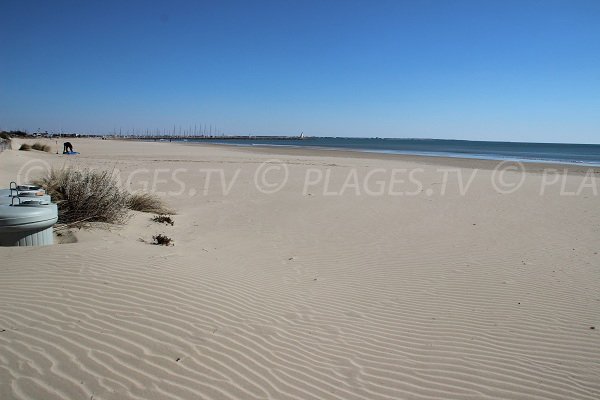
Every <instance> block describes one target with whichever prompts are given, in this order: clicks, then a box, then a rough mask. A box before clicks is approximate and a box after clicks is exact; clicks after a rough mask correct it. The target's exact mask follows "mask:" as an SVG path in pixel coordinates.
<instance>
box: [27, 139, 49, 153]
mask: <svg viewBox="0 0 600 400" xmlns="http://www.w3.org/2000/svg"><path fill="white" fill-rule="evenodd" d="M31 148H32V149H33V150H38V151H45V152H47V153H50V151H52V148H51V147H50V146H49V145H47V144H43V143H40V142H35V143H34V144H33V145H32V146H31Z"/></svg>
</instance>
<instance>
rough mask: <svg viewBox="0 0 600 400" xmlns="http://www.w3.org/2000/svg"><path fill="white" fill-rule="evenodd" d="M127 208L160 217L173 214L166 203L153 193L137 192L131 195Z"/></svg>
mask: <svg viewBox="0 0 600 400" xmlns="http://www.w3.org/2000/svg"><path fill="white" fill-rule="evenodd" d="M127 207H128V208H129V209H130V210H133V211H141V212H147V213H154V214H159V215H161V214H162V215H166V214H173V211H172V210H170V209H169V208H168V207H167V205H166V204H165V202H164V201H163V200H162V199H161V198H160V197H158V196H156V195H155V194H153V193H147V192H135V193H133V194H131V195H129V198H128V201H127Z"/></svg>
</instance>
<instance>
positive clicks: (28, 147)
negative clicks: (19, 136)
mask: <svg viewBox="0 0 600 400" xmlns="http://www.w3.org/2000/svg"><path fill="white" fill-rule="evenodd" d="M19 150H23V151H29V150H31V145H30V144H27V143H23V144H21V147H19Z"/></svg>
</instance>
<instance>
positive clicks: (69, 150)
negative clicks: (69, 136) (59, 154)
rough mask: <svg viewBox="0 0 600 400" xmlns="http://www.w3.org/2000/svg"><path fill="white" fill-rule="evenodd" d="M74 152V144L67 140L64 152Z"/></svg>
mask: <svg viewBox="0 0 600 400" xmlns="http://www.w3.org/2000/svg"><path fill="white" fill-rule="evenodd" d="M72 152H73V145H72V144H71V142H65V145H64V146H63V154H67V153H72Z"/></svg>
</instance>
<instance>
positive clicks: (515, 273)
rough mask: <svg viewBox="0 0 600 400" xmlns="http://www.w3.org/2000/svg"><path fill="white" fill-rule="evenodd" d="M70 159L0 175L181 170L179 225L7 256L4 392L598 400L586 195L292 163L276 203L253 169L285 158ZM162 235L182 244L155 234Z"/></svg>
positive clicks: (2, 298) (599, 283)
mask: <svg viewBox="0 0 600 400" xmlns="http://www.w3.org/2000/svg"><path fill="white" fill-rule="evenodd" d="M74 145H75V147H76V150H78V151H81V152H82V156H81V157H78V158H76V159H66V158H65V157H63V156H60V155H59V156H57V155H54V154H33V153H23V152H16V151H8V152H4V153H2V154H0V164H1V166H2V169H1V172H0V178H1V179H3V180H7V179H10V176H11V174H15V173H16V171H18V170H19V168H20V167H21V166H22V165H24V164H25V163H27V162H28V161H30V160H32V159H37V158H40V159H43V160H44V161H45V162H47V163H49V164H51V165H63V164H64V163H76V164H78V165H88V166H101V167H104V168H118V169H119V170H120V171H122V172H123V174H124V176H125V175H127V174H130V173H131V172H132V171H135V170H136V169H140V168H142V169H147V170H149V171H155V170H156V169H168V170H169V171H172V170H174V169H177V168H180V169H182V171H181V172H180V173H179V174H178V175H177V177H178V179H180V180H181V181H183V182H185V190H184V191H183V193H181V194H179V195H172V196H169V197H168V198H169V202H170V203H171V204H172V205H173V206H174V207H175V208H177V210H178V215H176V216H175V226H173V227H170V226H160V225H157V224H155V223H153V222H150V221H149V216H148V215H145V214H142V213H137V214H135V215H134V217H133V218H132V220H131V221H130V223H129V224H128V225H127V226H125V227H113V228H110V229H103V230H94V231H80V232H75V235H76V236H77V239H78V243H73V244H63V245H55V246H52V247H46V248H0V257H1V260H2V261H1V266H0V331H1V332H0V398H1V399H91V398H93V399H199V398H206V399H267V398H272V399H434V398H435V399H482V398H490V399H506V398H510V399H532V398H537V399H597V398H599V397H600V363H599V361H598V360H600V332H599V330H600V319H599V316H600V297H599V293H600V291H599V289H600V270H599V266H600V255H599V254H598V253H599V252H600V244H599V243H600V242H599V241H598V235H599V233H600V213H599V208H598V196H594V195H593V193H591V192H584V193H582V194H580V195H579V196H560V195H559V193H558V192H557V190H549V191H548V193H546V194H545V195H544V196H540V195H539V183H540V180H541V179H542V175H540V174H539V173H528V174H527V181H526V184H525V185H524V187H523V188H522V189H521V190H518V191H516V192H515V193H512V194H499V193H497V192H496V191H494V190H493V189H492V188H491V187H490V184H489V182H490V180H489V179H490V177H491V174H492V171H490V170H489V169H487V170H481V171H478V173H477V174H476V176H475V177H474V179H473V181H472V183H471V186H470V189H469V190H468V192H467V193H466V195H464V196H461V195H460V193H459V190H457V188H456V185H457V184H451V185H449V186H448V188H447V191H446V193H445V194H444V195H441V193H440V189H439V182H440V174H439V172H438V168H439V165H433V164H423V163H422V162H420V163H415V162H413V161H411V160H405V159H402V158H394V159H390V158H382V159H376V158H374V157H375V156H373V157H371V158H369V157H366V158H365V157H357V158H352V157H348V156H346V155H345V156H339V155H335V156H334V155H331V156H327V155H324V154H322V153H319V154H310V153H308V152H307V153H306V154H304V155H297V154H295V155H291V154H280V155H279V156H278V158H280V159H281V160H285V161H286V162H287V164H288V168H289V179H288V182H287V184H286V186H285V187H284V188H283V189H282V190H281V191H279V192H277V193H275V194H271V195H267V194H264V193H260V192H259V191H257V190H255V185H254V180H253V172H254V171H255V170H256V168H258V166H260V165H261V162H263V161H264V160H267V159H271V158H273V154H266V153H258V152H250V151H239V150H235V149H223V148H218V147H214V146H203V147H196V146H183V145H175V144H173V145H170V144H165V143H144V144H139V143H120V142H112V141H85V140H80V141H77V142H74ZM463 166H464V171H465V172H469V171H471V170H470V169H469V168H468V167H469V162H468V161H466V162H465V164H464V165H463ZM202 168H216V169H221V168H222V170H223V171H224V174H225V176H226V177H228V178H231V177H232V176H234V175H235V173H236V171H237V170H238V168H240V169H241V171H240V172H239V178H238V180H237V181H236V182H235V184H233V185H232V186H231V190H230V192H229V193H228V194H223V192H222V190H221V189H220V188H219V187H218V186H215V188H217V189H215V188H213V187H212V186H211V190H209V191H208V192H207V193H205V194H204V193H202V188H203V187H204V184H205V183H206V179H205V176H204V175H202V174H201V173H199V172H198V171H199V169H202ZM309 168H321V169H330V170H331V171H332V184H333V186H335V185H337V186H338V187H339V186H341V185H342V184H343V182H344V181H345V179H346V177H347V172H348V171H350V170H351V169H353V168H356V170H357V171H359V174H365V173H367V172H368V171H369V170H370V169H372V168H382V169H384V170H390V169H393V168H423V173H421V174H420V179H421V180H422V181H423V184H424V186H423V193H425V191H426V189H428V188H432V190H433V193H432V194H431V195H425V194H422V195H418V196H389V195H386V196H367V195H364V194H361V195H352V194H346V195H341V196H340V195H336V196H328V195H323V190H322V187H318V185H315V186H314V187H311V188H310V190H309V191H308V192H307V193H303V184H304V178H305V176H306V170H307V169H309ZM150 175H151V174H150V173H139V174H138V175H137V178H135V179H133V180H132V182H131V183H132V185H133V186H136V185H140V182H141V181H144V180H145V179H146V178H148V177H149V176H150ZM161 176H162V175H161ZM164 176H168V174H166V175H164ZM580 181H581V176H580V175H578V174H572V175H569V176H568V177H567V180H566V187H567V188H577V187H578V186H579V183H580ZM178 188H179V185H178V183H177V182H174V181H172V180H170V179H167V182H164V183H162V184H160V185H158V186H157V187H156V189H157V190H158V191H164V192H168V191H175V190H178ZM190 189H194V191H195V192H196V194H194V195H190ZM165 197H167V196H166V195H165ZM158 232H163V233H165V234H168V235H169V236H171V237H173V238H174V240H175V246H174V247H158V246H152V245H149V244H147V243H144V242H142V241H140V240H139V239H140V238H141V239H144V240H146V241H148V240H149V239H150V237H151V236H152V235H153V234H156V233H158ZM592 326H594V327H596V329H590V328H591V327H592Z"/></svg>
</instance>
